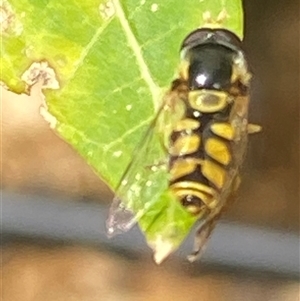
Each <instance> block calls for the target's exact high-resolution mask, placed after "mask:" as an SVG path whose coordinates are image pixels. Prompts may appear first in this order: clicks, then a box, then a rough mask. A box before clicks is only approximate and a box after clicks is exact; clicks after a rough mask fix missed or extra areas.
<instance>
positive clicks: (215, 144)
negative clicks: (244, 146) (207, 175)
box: [204, 138, 231, 165]
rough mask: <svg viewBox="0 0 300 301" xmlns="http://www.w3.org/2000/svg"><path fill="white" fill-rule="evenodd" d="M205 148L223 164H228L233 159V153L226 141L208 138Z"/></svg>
mask: <svg viewBox="0 0 300 301" xmlns="http://www.w3.org/2000/svg"><path fill="white" fill-rule="evenodd" d="M204 149H205V151H206V153H207V154H208V155H209V156H210V157H212V158H213V159H215V160H216V161H218V162H219V163H221V164H223V165H228V164H229V163H230V161H231V154H230V151H229V149H228V147H227V145H226V143H224V142H223V141H221V140H219V139H216V138H208V139H207V140H206V142H205V145H204Z"/></svg>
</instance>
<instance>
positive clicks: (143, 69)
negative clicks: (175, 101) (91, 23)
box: [114, 0, 160, 109]
mask: <svg viewBox="0 0 300 301" xmlns="http://www.w3.org/2000/svg"><path fill="white" fill-rule="evenodd" d="M114 6H115V10H116V16H117V17H118V18H119V21H120V23H121V26H122V28H123V30H124V33H125V35H126V38H127V42H128V44H129V46H130V47H131V49H132V51H133V54H134V56H135V58H136V61H137V65H138V67H139V69H140V73H141V76H142V78H143V80H144V81H145V82H146V84H147V86H148V87H149V90H150V93H151V96H152V100H153V104H154V108H155V109H158V107H159V103H158V99H159V96H160V88H159V86H158V85H157V84H156V83H155V82H154V80H153V78H152V75H151V72H150V70H149V68H148V66H147V64H146V62H145V59H144V57H143V54H142V48H141V47H140V45H139V43H138V41H137V39H136V37H135V35H134V33H133V32H132V29H131V27H130V25H129V22H128V20H127V18H126V16H125V13H124V11H123V8H122V6H121V4H120V1H119V0H114Z"/></svg>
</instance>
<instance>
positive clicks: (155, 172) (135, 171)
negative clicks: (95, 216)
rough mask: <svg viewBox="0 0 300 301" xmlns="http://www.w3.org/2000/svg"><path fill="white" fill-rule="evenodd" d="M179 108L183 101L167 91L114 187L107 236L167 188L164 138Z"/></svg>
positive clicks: (133, 220)
mask: <svg viewBox="0 0 300 301" xmlns="http://www.w3.org/2000/svg"><path fill="white" fill-rule="evenodd" d="M183 112H184V104H183V102H182V101H181V100H180V99H179V98H178V97H177V95H176V93H174V92H169V93H168V94H167V95H166V96H165V97H164V101H163V104H162V106H161V107H160V109H159V110H158V112H157V115H156V117H155V118H154V119H153V121H152V123H151V124H150V126H149V128H148V129H147V131H146V133H145V135H144V137H143V138H142V140H141V141H140V143H139V144H138V145H137V147H136V149H135V151H134V152H133V156H132V161H131V162H130V164H129V165H128V167H127V169H126V171H125V173H124V175H123V176H122V179H121V181H120V183H119V186H118V188H117V190H116V193H115V197H114V199H113V203H112V206H111V208H110V213H109V218H108V220H107V229H108V235H109V236H113V235H115V234H118V233H120V232H126V231H128V230H129V229H130V228H131V227H132V226H133V225H134V224H135V223H136V222H137V221H138V220H139V219H140V218H141V217H142V216H143V215H144V214H145V212H146V211H147V208H148V207H149V206H150V204H151V203H152V202H153V201H155V200H157V199H158V198H159V197H160V195H161V194H162V193H163V192H164V191H165V190H166V189H167V188H168V178H169V176H168V161H169V155H168V152H167V141H168V140H169V135H170V133H171V132H172V128H173V125H174V124H175V123H176V121H177V120H178V119H180V118H181V116H182V114H183Z"/></svg>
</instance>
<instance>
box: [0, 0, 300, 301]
mask: <svg viewBox="0 0 300 301" xmlns="http://www.w3.org/2000/svg"><path fill="white" fill-rule="evenodd" d="M244 6H245V13H246V25H245V49H246V53H247V55H248V60H249V63H250V66H251V69H252V72H253V74H254V76H253V85H252V100H251V101H252V102H251V108H250V120H251V122H253V123H258V124H261V125H262V126H263V132H262V133H260V134H257V135H254V136H252V137H251V139H250V143H249V147H248V154H247V159H246V162H245V166H244V170H243V175H242V186H241V189H240V190H239V194H238V197H237V201H236V203H235V205H234V206H232V208H230V209H229V210H228V212H227V213H226V214H225V216H224V222H223V223H221V224H220V226H218V227H217V229H216V231H215V234H214V236H213V239H212V242H210V244H209V246H208V250H207V252H206V254H205V255H204V257H203V260H202V261H200V262H199V263H196V264H189V263H188V262H187V261H186V260H185V259H184V255H185V254H186V253H187V252H188V251H189V250H190V248H191V245H189V244H190V243H191V240H188V243H187V246H183V249H182V250H180V251H179V252H178V253H177V254H175V255H173V256H172V257H171V258H170V259H168V260H167V261H166V262H165V263H164V264H163V265H162V266H159V267H157V266H156V265H155V264H154V263H153V262H152V258H151V252H150V251H149V249H148V248H147V246H146V244H145V242H144V241H143V238H142V236H141V235H140V234H139V232H138V231H137V230H134V231H133V232H132V234H130V233H129V235H127V236H125V238H118V239H115V240H112V241H109V240H107V238H106V237H105V234H104V223H105V217H106V215H107V212H108V207H109V202H110V200H111V198H112V194H111V192H110V191H109V189H108V188H107V187H106V186H105V185H104V184H103V183H101V182H100V180H99V179H98V178H97V176H96V175H95V174H94V173H93V171H92V169H91V168H90V167H89V166H87V164H86V163H85V162H84V160H83V159H82V158H81V157H79V155H77V154H76V153H75V151H73V149H72V148H71V147H70V146H69V145H67V144H66V143H65V142H64V141H62V140H60V139H59V138H58V137H57V136H56V135H55V134H54V133H53V132H52V131H51V130H50V128H49V126H48V124H47V123H46V122H45V121H44V120H43V118H42V117H41V116H40V115H39V106H40V101H41V100H40V98H39V93H38V89H33V91H32V95H31V96H30V97H29V96H27V95H19V96H16V95H14V94H13V93H11V92H9V91H6V90H4V89H2V88H1V89H2V90H1V102H2V150H1V151H2V157H1V165H2V209H3V213H2V215H3V219H2V240H1V247H2V266H1V269H2V274H1V276H2V287H1V288H0V289H1V291H2V298H3V300H5V301H19V300H20V301H21V300H22V301H48V300H57V301H60V300H66V301H69V300H72V301H77V300H86V301H90V300H99V301H101V300H105V301H115V300H116V301H119V300H120V301H121V300H122V301H126V300H130V301H135V300H145V301H148V300H149V301H150V300H151V301H155V300H164V301H169V300H170V301H173V300H178V301H181V300H182V301H183V300H184V301H194V300H195V301H196V300H197V301H198V300H203V301H206V300H209V301H215V300H218V301H227V300H231V301H232V300H233V301H235V300H245V301H247V300H249V301H250V300H251V301H252V300H255V301H260V300H262V301H265V300H272V301H296V300H299V297H300V293H299V290H300V286H299V120H300V118H299V100H300V93H299V1H296V0H277V1H274V0H265V1H260V0H251V1H250V0H248V1H245V3H244ZM228 225H229V226H228ZM231 249H232V251H231ZM233 257H234V258H233Z"/></svg>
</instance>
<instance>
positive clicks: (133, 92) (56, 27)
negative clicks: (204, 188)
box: [0, 0, 243, 251]
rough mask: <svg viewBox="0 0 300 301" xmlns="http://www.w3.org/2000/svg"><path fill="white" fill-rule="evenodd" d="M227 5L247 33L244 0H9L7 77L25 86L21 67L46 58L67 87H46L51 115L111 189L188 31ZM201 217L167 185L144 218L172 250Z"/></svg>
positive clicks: (149, 233)
mask: <svg viewBox="0 0 300 301" xmlns="http://www.w3.org/2000/svg"><path fill="white" fill-rule="evenodd" d="M105 5H106V6H105ZM105 7H106V9H105ZM224 9H225V10H226V12H227V15H228V18H227V19H226V21H224V24H223V25H224V27H225V28H227V29H229V30H231V31H233V32H235V33H236V34H237V35H239V36H240V37H241V36H242V25H243V13H242V6H241V1H240V0H202V1H201V0H200V1H199V0H190V1H186V2H183V1H179V0H168V1H166V0H156V1H155V2H151V1H146V0H123V1H118V0H115V1H113V5H112V3H111V2H107V3H106V2H105V1H81V0H69V1H64V2H59V1H54V0H10V1H5V0H4V1H2V2H1V12H2V14H3V15H4V16H6V18H5V20H4V23H2V25H3V26H2V46H1V69H0V71H1V81H2V82H4V83H5V84H6V85H7V86H8V87H9V88H10V89H11V90H13V91H15V92H18V93H20V92H23V91H24V90H25V88H26V85H25V83H24V82H23V81H22V80H21V76H22V75H23V74H24V72H25V71H26V70H27V69H28V68H29V67H30V66H31V64H32V63H33V62H40V61H45V62H47V63H48V65H49V66H50V68H53V69H54V71H55V76H56V79H57V80H58V83H59V87H60V88H59V89H58V90H47V91H45V92H44V94H45V96H46V107H45V108H46V110H48V113H45V112H44V115H45V116H46V117H47V119H48V120H51V121H52V126H53V127H54V128H55V130H56V131H57V133H58V134H59V135H60V136H61V137H62V138H63V139H64V140H66V141H67V142H69V143H70V144H71V145H72V146H73V147H74V148H75V149H76V150H77V151H78V152H79V153H80V154H81V155H82V156H83V157H84V158H85V159H86V161H87V162H88V163H89V164H90V165H91V166H92V167H93V168H94V169H95V171H96V172H97V173H98V174H99V176H100V177H101V178H102V179H103V180H104V181H105V182H106V183H108V184H109V185H110V187H112V188H113V189H114V188H115V187H116V186H117V184H118V182H119V180H120V178H121V176H122V174H123V172H124V170H125V168H126V166H127V165H128V163H129V162H130V161H131V159H132V152H133V149H134V147H135V146H136V144H137V143H138V141H139V140H140V138H141V136H142V133H144V132H145V130H146V128H147V127H148V126H149V123H150V121H151V120H152V119H153V117H154V115H155V111H156V109H157V108H158V107H159V104H160V101H161V95H162V91H165V90H166V89H167V88H168V86H169V84H170V82H171V81H172V79H173V78H174V73H175V72H176V69H177V65H178V62H179V48H180V44H181V42H182V40H183V39H184V37H185V36H186V35H187V34H188V33H190V32H191V31H192V30H194V29H196V28H197V27H199V26H202V25H203V19H202V16H203V13H204V12H206V11H209V12H210V13H211V15H212V17H213V18H217V16H218V14H219V13H220V12H221V11H222V10H224ZM2 19H3V18H2ZM44 69H45V68H44ZM45 70H46V71H45ZM45 70H44V72H46V73H47V72H48V69H47V68H46V69H45ZM29 76H30V74H29ZM44 111H45V110H44ZM151 216H153V218H152V217H151ZM150 217H151V218H150ZM149 220H152V221H153V222H151V223H150V222H149ZM194 222H195V218H194V217H191V216H190V215H189V214H187V212H186V211H185V210H184V209H183V208H181V206H179V205H178V204H177V202H176V201H174V200H172V197H168V196H166V195H163V196H162V197H161V198H160V199H159V200H155V201H153V204H151V206H150V208H149V210H148V211H147V213H146V214H145V217H142V218H141V220H140V226H141V228H142V229H143V230H144V231H145V232H146V233H145V234H146V237H147V240H148V243H149V245H151V246H153V245H156V242H157V241H158V240H159V239H161V240H162V241H167V242H168V243H171V249H170V251H172V250H174V249H176V248H177V247H178V246H179V245H180V243H181V242H182V240H183V239H184V237H185V236H186V235H187V233H188V232H189V231H190V228H191V227H192V225H193V224H194ZM165 225H168V227H167V229H166V227H165ZM154 248H156V246H155V247H154Z"/></svg>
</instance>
